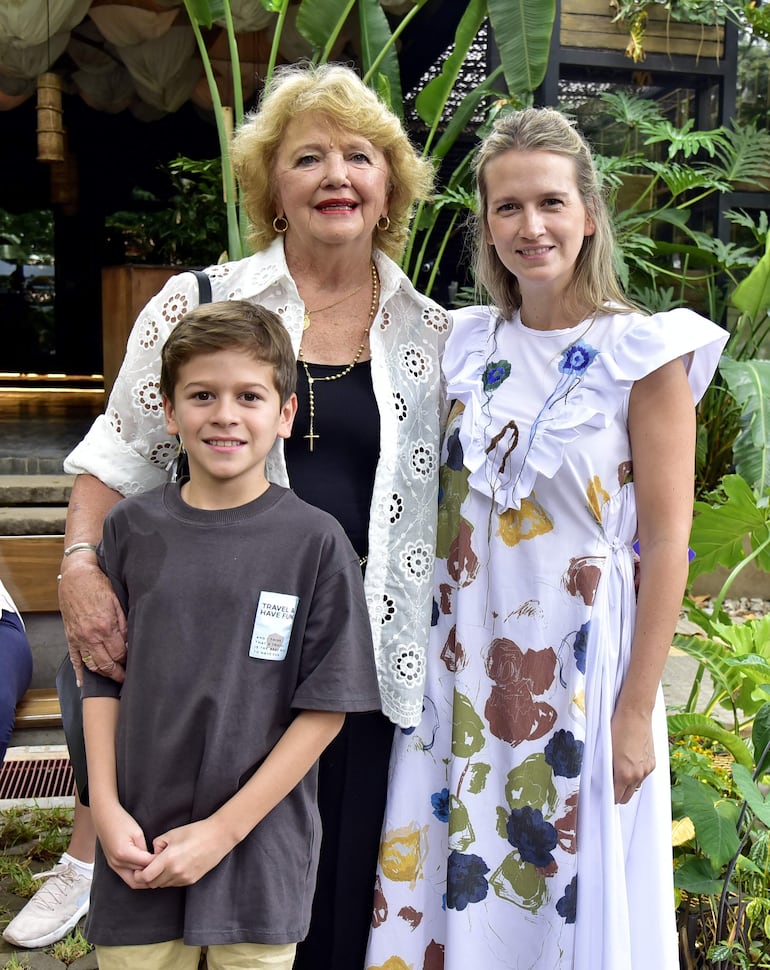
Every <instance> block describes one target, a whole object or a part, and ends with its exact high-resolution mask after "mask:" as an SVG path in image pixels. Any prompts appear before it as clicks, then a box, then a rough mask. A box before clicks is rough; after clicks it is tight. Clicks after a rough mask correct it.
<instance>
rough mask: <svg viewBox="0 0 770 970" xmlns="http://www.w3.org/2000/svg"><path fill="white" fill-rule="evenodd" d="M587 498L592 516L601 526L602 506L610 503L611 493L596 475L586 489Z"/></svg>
mask: <svg viewBox="0 0 770 970" xmlns="http://www.w3.org/2000/svg"><path fill="white" fill-rule="evenodd" d="M586 497H587V498H588V507H589V509H590V510H591V514H592V515H593V517H594V518H595V519H596V521H597V522H598V523H599V524H601V521H602V506H603V505H604V503H605V502H608V501H609V498H610V493H609V492H608V491H607V490H606V489H605V488H604V486H603V485H602V483H601V479H600V478H599V476H598V475H594V477H593V478H592V479H591V480H590V481H589V483H588V487H587V488H586Z"/></svg>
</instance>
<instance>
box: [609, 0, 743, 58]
mask: <svg viewBox="0 0 770 970" xmlns="http://www.w3.org/2000/svg"><path fill="white" fill-rule="evenodd" d="M609 6H610V7H611V8H613V9H614V10H615V11H616V12H615V15H614V17H613V18H612V19H613V22H616V21H622V22H623V23H624V24H625V25H626V26H627V28H628V35H629V43H628V47H627V49H626V53H627V55H628V56H629V57H631V58H632V59H633V60H634V61H641V60H643V59H644V56H645V50H644V40H645V33H646V30H647V20H648V17H649V14H650V13H652V12H656V11H665V14H666V17H667V19H668V21H669V22H670V21H674V22H683V23H691V24H700V25H701V26H702V27H703V29H704V32H705V29H706V28H707V27H718V26H719V25H721V24H724V22H725V21H726V20H733V21H734V22H735V23H743V15H744V4H743V3H741V2H738V0H735V2H732V0H609Z"/></svg>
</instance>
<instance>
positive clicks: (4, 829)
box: [0, 805, 73, 862]
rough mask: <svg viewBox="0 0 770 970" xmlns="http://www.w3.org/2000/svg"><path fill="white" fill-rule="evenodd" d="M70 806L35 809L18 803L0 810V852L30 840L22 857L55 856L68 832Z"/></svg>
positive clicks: (70, 820)
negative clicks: (13, 806)
mask: <svg viewBox="0 0 770 970" xmlns="http://www.w3.org/2000/svg"><path fill="white" fill-rule="evenodd" d="M72 814H73V810H72V809H71V808H38V807H37V806H32V807H29V806H26V805H22V806H19V807H16V808H7V809H5V810H4V811H2V812H0V851H6V850H8V849H12V848H14V847H15V846H26V845H27V843H30V845H29V849H28V851H26V852H25V853H24V854H25V857H26V858H28V859H39V860H40V861H44V862H45V861H48V860H49V859H58V858H59V856H60V855H61V854H62V852H64V851H65V850H66V848H67V845H68V843H69V839H70V835H71V834H72Z"/></svg>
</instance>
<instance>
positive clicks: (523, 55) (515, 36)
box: [487, 0, 556, 95]
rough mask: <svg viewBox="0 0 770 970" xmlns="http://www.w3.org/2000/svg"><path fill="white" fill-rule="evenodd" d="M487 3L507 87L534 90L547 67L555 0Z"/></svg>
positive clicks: (516, 91) (523, 91)
mask: <svg viewBox="0 0 770 970" xmlns="http://www.w3.org/2000/svg"><path fill="white" fill-rule="evenodd" d="M487 7H488V10H489V20H490V22H491V24H492V29H493V30H494V32H495V43H496V44H497V49H498V50H499V51H500V60H501V62H502V65H503V72H504V74H505V81H506V84H507V85H508V90H509V91H510V93H511V94H518V95H521V94H526V93H529V92H531V91H534V90H535V88H537V87H538V86H539V85H540V84H542V83H543V79H544V78H545V72H546V68H547V67H548V55H549V53H550V48H551V32H552V30H553V24H554V20H555V18H556V2H555V0H487Z"/></svg>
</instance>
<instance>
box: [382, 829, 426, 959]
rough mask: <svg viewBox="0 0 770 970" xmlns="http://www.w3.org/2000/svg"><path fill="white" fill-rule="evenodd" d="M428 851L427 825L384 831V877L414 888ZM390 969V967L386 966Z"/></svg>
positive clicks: (420, 874)
mask: <svg viewBox="0 0 770 970" xmlns="http://www.w3.org/2000/svg"><path fill="white" fill-rule="evenodd" d="M427 853H428V826H427V825H426V826H425V828H422V829H421V828H420V827H419V826H418V825H417V823H416V822H412V824H411V825H406V826H404V827H403V828H399V829H391V830H390V831H389V832H386V833H385V837H384V838H383V840H382V844H381V845H380V865H381V866H382V873H383V875H384V876H385V878H386V879H390V880H391V881H392V882H408V883H411V887H412V888H414V884H415V883H416V882H417V880H418V879H422V867H423V863H424V861H425V857H426V855H427ZM388 970H390V968H388Z"/></svg>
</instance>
